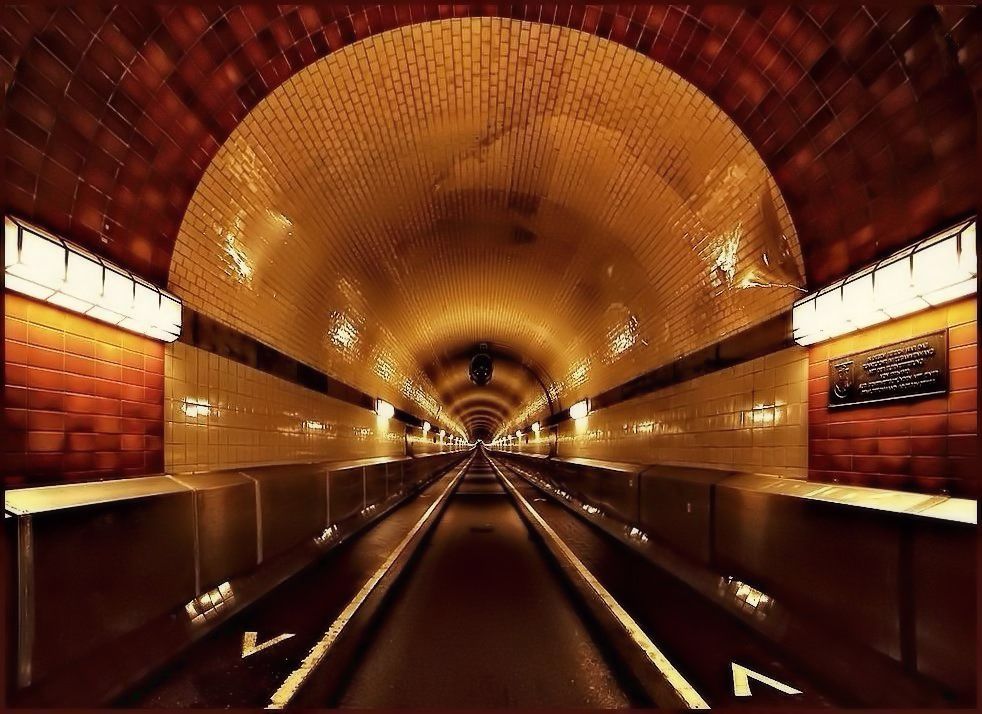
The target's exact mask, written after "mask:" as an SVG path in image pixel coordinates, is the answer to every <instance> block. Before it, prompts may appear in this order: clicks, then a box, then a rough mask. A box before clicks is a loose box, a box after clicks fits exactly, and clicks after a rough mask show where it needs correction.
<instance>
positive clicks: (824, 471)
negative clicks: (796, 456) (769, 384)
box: [808, 296, 978, 497]
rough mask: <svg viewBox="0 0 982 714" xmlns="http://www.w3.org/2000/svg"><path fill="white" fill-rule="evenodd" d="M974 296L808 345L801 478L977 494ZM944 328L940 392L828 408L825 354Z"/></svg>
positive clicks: (845, 352)
mask: <svg viewBox="0 0 982 714" xmlns="http://www.w3.org/2000/svg"><path fill="white" fill-rule="evenodd" d="M976 310H977V308H976V299H975V296H972V297H971V298H969V299H967V300H961V301H959V302H956V303H953V304H950V305H946V306H942V307H939V308H935V309H933V310H928V311H925V312H921V313H917V314H915V315H911V316H908V317H906V318H901V319H898V320H893V321H891V322H889V323H887V324H885V325H882V326H878V327H874V328H871V329H868V330H863V331H862V332H859V333H857V334H855V335H847V336H844V337H842V338H840V339H838V340H833V341H830V342H827V343H823V344H821V345H816V346H814V347H812V348H811V349H810V350H809V382H808V385H809V390H808V391H809V398H808V423H809V472H808V475H809V478H810V479H813V480H817V481H837V482H840V483H849V484H855V485H863V486H877V487H881V488H897V489H904V490H914V491H926V492H931V493H937V492H940V491H945V490H946V491H948V492H951V493H954V494H956V495H963V496H971V497H977V495H978V391H977V384H978V326H977V314H976ZM943 329H946V330H947V333H948V370H949V372H948V375H949V391H948V393H947V394H946V395H942V396H939V397H933V398H928V399H920V400H916V401H903V402H896V403H894V404H881V405H874V406H870V407H861V408H852V409H839V410H829V408H828V390H829V360H830V359H834V358H836V357H839V356H842V355H848V354H851V353H853V352H860V351H863V350H866V349H870V348H873V347H879V346H883V345H888V344H890V343H893V342H898V341H900V340H906V339H909V338H912V337H916V336H918V335H923V334H926V333H929V332H934V331H937V330H943Z"/></svg>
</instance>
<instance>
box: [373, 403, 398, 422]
mask: <svg viewBox="0 0 982 714" xmlns="http://www.w3.org/2000/svg"><path fill="white" fill-rule="evenodd" d="M375 413H376V414H378V415H379V416H380V417H382V418H383V419H391V418H392V417H394V416H395V415H396V408H395V407H394V406H392V405H391V404H389V403H388V402H387V401H385V400H384V399H376V400H375Z"/></svg>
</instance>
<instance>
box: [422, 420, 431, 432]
mask: <svg viewBox="0 0 982 714" xmlns="http://www.w3.org/2000/svg"><path fill="white" fill-rule="evenodd" d="M432 428H433V427H432V426H430V423H429V422H428V421H424V422H423V433H424V434H428V433H429V431H430V429H432Z"/></svg>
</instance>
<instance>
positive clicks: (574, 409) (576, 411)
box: [569, 399, 590, 419]
mask: <svg viewBox="0 0 982 714" xmlns="http://www.w3.org/2000/svg"><path fill="white" fill-rule="evenodd" d="M589 413H590V400H589V399H584V400H582V401H579V402H577V403H576V404H574V405H572V406H571V407H570V408H569V415H570V417H571V418H573V419H582V418H583V417H585V416H586V415H587V414H589Z"/></svg>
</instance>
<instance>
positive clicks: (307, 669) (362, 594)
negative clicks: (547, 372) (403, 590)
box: [266, 461, 470, 709]
mask: <svg viewBox="0 0 982 714" xmlns="http://www.w3.org/2000/svg"><path fill="white" fill-rule="evenodd" d="M469 465H470V461H468V462H467V463H465V464H464V465H463V466H461V467H460V469H459V470H458V471H457V475H456V476H454V478H453V480H452V481H451V482H450V485H449V486H447V488H446V490H444V491H443V493H441V494H440V498H438V499H437V500H436V501H434V502H433V503H432V505H430V507H429V508H427V509H426V512H425V513H424V514H423V517H422V518H420V519H419V520H418V521H417V522H416V525H414V526H413V527H412V530H410V531H409V533H408V534H407V535H406V537H405V538H403V539H402V541H401V542H400V543H399V545H397V546H396V547H395V550H393V551H392V552H391V553H390V554H389V557H388V558H386V559H385V562H384V563H382V565H380V566H379V568H378V570H376V571H375V573H374V574H373V575H372V577H370V578H369V579H368V581H367V582H366V583H365V584H364V585H362V587H361V590H359V591H358V593H357V594H356V595H355V596H354V597H353V598H352V599H351V602H349V603H348V605H347V607H345V608H344V610H342V611H341V614H340V615H338V618H337V619H336V620H335V621H334V622H333V623H332V624H331V626H330V627H329V628H328V629H327V632H325V633H324V634H323V636H322V637H321V638H320V640H318V641H317V644H315V645H314V646H313V648H312V649H311V650H310V652H309V653H307V656H306V657H304V659H303V662H301V663H300V666H299V667H297V668H296V669H295V670H293V671H292V672H291V673H290V674H289V675H287V678H286V679H285V680H283V683H282V684H281V685H280V686H279V689H277V690H276V692H274V693H273V696H272V698H271V699H270V700H269V704H267V705H266V708H267V709H283V708H284V707H286V706H287V705H288V704H289V703H290V700H291V699H293V697H294V696H295V695H296V693H297V692H298V691H299V690H300V687H301V686H303V683H304V682H306V681H307V678H308V677H310V675H311V674H312V673H313V671H314V670H315V669H316V668H317V665H319V664H320V663H321V662H322V661H323V660H324V657H326V656H327V653H328V651H330V649H331V646H332V645H333V644H334V642H335V641H336V640H337V639H338V636H340V634H341V632H342V631H343V630H344V628H345V626H346V625H347V624H348V622H349V621H350V620H351V618H352V617H354V615H355V613H356V612H357V611H358V608H359V607H361V606H362V604H363V603H364V602H365V600H366V599H368V596H369V595H370V594H371V592H372V590H374V589H375V586H376V585H378V583H379V581H380V580H381V579H382V578H383V577H385V574H386V573H387V572H389V569H390V568H391V567H392V564H393V563H395V561H396V559H398V557H399V556H400V555H401V554H402V552H403V551H404V550H405V549H406V548H407V547H408V546H409V543H410V541H412V539H413V537H415V535H416V534H417V533H418V532H419V531H420V529H422V528H423V525H424V524H425V523H426V521H427V519H429V517H430V515H431V514H432V513H433V511H435V510H436V509H437V507H438V506H439V505H440V504H441V503H442V502H443V501H444V500H445V499H446V497H447V495H448V494H449V493H450V492H451V491H452V490H453V488H454V486H456V485H457V482H458V481H459V480H460V477H461V474H463V473H464V471H465V470H466V469H467V467H468V466H469Z"/></svg>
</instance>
